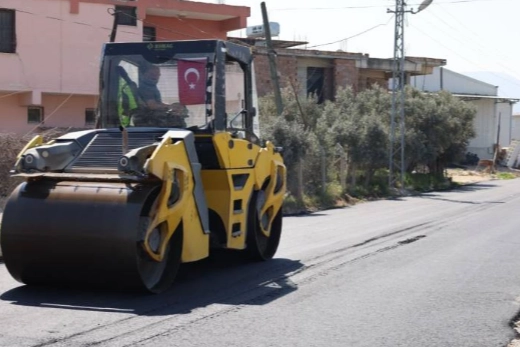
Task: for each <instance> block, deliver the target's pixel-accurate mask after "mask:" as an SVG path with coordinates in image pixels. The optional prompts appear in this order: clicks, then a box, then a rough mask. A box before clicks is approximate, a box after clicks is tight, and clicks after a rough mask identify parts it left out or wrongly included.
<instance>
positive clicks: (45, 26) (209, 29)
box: [0, 0, 250, 135]
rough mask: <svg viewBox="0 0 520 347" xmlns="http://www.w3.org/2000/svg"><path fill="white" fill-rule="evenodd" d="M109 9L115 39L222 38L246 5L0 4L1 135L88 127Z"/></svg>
mask: <svg viewBox="0 0 520 347" xmlns="http://www.w3.org/2000/svg"><path fill="white" fill-rule="evenodd" d="M114 8H116V9H117V10H119V11H122V12H123V14H122V15H121V17H120V18H121V21H122V23H120V25H119V28H118V32H117V37H116V41H118V42H127V41H142V40H145V41H147V40H148V41H154V40H156V41H165V40H188V39H208V38H220V39H225V38H226V37H227V32H228V31H232V30H236V29H241V28H244V27H246V20H247V17H249V15H250V9H249V8H248V7H240V6H229V5H217V4H209V3H200V2H191V1H181V0H126V1H125V0H23V1H20V0H2V1H1V3H0V132H13V133H19V134H21V135H23V134H27V133H31V132H34V131H38V130H39V129H41V128H42V127H45V128H47V127H74V128H86V127H91V126H93V122H94V109H95V107H96V103H97V95H98V77H99V70H98V69H99V63H100V54H101V49H102V45H103V43H104V42H108V41H109V36H110V32H111V28H112V24H113V16H112V15H111V14H110V13H109V11H112V10H113V9H114Z"/></svg>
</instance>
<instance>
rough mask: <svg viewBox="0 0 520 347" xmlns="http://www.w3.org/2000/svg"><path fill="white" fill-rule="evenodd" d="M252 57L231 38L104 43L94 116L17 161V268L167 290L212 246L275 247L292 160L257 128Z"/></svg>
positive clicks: (11, 203)
mask: <svg viewBox="0 0 520 347" xmlns="http://www.w3.org/2000/svg"><path fill="white" fill-rule="evenodd" d="M252 70H253V56H252V53H251V51H250V49H249V48H247V47H244V46H241V45H237V44H234V43H231V42H227V41H223V40H194V41H173V42H138V43H107V44H105V45H104V46H103V50H102V63H101V71H100V100H99V107H98V114H97V122H96V127H95V128H94V129H90V130H84V131H76V132H70V133H67V134H64V135H62V136H59V137H57V138H55V139H52V140H50V141H47V142H44V140H43V139H42V137H41V136H36V137H34V138H33V139H32V140H31V141H30V142H29V143H28V144H27V145H26V146H25V148H24V149H23V150H22V151H21V152H20V155H19V156H18V158H17V161H16V163H15V164H14V168H13V170H12V174H13V176H17V177H23V178H24V182H23V183H22V184H20V185H19V186H18V187H17V188H16V189H15V190H14V191H13V192H12V194H11V196H10V197H9V199H8V201H7V204H6V207H5V210H4V215H3V221H2V234H1V239H0V242H1V248H2V251H3V255H4V262H5V265H6V267H7V269H8V271H9V273H10V274H11V275H12V277H14V278H15V279H16V280H17V281H19V282H22V283H25V284H27V285H65V286H80V287H84V286H96V287H97V286H100V287H102V288H105V287H106V288H108V287H114V288H118V289H123V290H126V289H132V290H135V289H137V290H145V291H149V292H152V293H159V292H162V291H164V290H166V289H168V288H169V287H170V286H171V285H172V283H173V282H174V279H175V276H176V274H177V272H178V269H179V266H180V264H181V263H187V262H194V261H198V260H201V259H204V258H206V257H208V256H209V254H210V252H211V250H214V249H219V248H220V249H229V250H235V251H237V252H241V253H242V254H243V255H244V259H256V260H268V259H270V258H272V257H273V256H274V254H275V253H276V250H277V248H278V244H279V241H280V236H281V232H282V202H283V198H284V194H285V189H286V167H285V165H284V162H283V158H282V154H281V152H282V149H281V148H279V147H275V145H274V144H273V143H271V142H269V141H265V140H262V139H261V138H260V136H259V135H258V129H257V124H258V122H257V121H256V120H255V119H256V118H255V117H256V108H255V106H254V103H253V102H254V100H253V99H254V97H253V96H254V91H253V90H254V88H253V85H254V82H253V81H254V80H253V73H252ZM240 258H241V259H242V257H240Z"/></svg>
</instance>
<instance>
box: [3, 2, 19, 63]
mask: <svg viewBox="0 0 520 347" xmlns="http://www.w3.org/2000/svg"><path fill="white" fill-rule="evenodd" d="M0 12H4V13H10V14H11V15H12V24H11V28H10V29H11V42H10V44H9V46H10V47H9V48H8V49H5V50H4V49H2V46H0V53H16V10H14V9H9V8H0ZM6 46H7V45H6Z"/></svg>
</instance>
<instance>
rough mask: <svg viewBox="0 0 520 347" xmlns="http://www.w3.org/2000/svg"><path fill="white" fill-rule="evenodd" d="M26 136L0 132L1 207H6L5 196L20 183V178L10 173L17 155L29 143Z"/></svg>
mask: <svg viewBox="0 0 520 347" xmlns="http://www.w3.org/2000/svg"><path fill="white" fill-rule="evenodd" d="M27 140H28V139H26V138H21V137H20V136H19V135H16V134H0V148H1V149H2V150H1V155H0V209H2V208H3V207H4V204H5V201H4V200H5V199H2V198H3V197H6V196H8V195H9V194H11V192H12V191H13V189H14V188H15V187H16V186H17V185H18V184H19V183H20V180H19V179H16V178H12V177H11V176H10V174H9V170H11V169H12V168H13V166H14V163H15V161H16V156H17V155H18V153H19V152H20V150H21V149H22V148H23V146H24V145H25V143H27Z"/></svg>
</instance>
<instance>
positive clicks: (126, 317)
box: [0, 179, 520, 347]
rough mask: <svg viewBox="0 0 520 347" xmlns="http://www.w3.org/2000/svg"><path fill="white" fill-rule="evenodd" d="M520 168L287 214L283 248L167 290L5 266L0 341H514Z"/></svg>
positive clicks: (519, 303)
mask: <svg viewBox="0 0 520 347" xmlns="http://www.w3.org/2000/svg"><path fill="white" fill-rule="evenodd" d="M519 211H520V180H518V179H517V180H510V181H490V182H485V183H481V184H478V185H474V186H468V187H465V188H463V189H460V190H456V191H450V192H442V193H430V194H424V195H422V196H417V197H408V198H404V199H400V200H387V201H377V202H370V203H365V204H359V205H356V206H354V207H350V208H345V209H338V210H331V211H325V212H319V213H315V214H313V215H309V216H305V217H287V218H285V219H284V234H283V238H282V243H281V247H280V250H279V252H278V253H277V255H276V258H275V259H274V260H272V261H269V262H265V263H257V264H247V265H238V264H236V259H235V258H234V257H232V256H218V257H214V258H212V259H211V260H210V261H203V262H201V263H197V264H190V265H187V266H185V267H184V269H183V272H182V274H181V276H180V278H179V280H178V282H177V284H176V286H175V287H174V288H173V289H172V290H171V291H169V292H167V293H165V294H162V295H158V296H139V295H136V294H122V293H113V292H108V293H107V292H92V291H82V290H65V289H53V288H30V287H25V286H23V285H21V284H19V283H17V282H15V281H14V280H13V279H12V278H11V277H10V276H9V274H8V272H7V271H6V269H5V267H4V266H3V265H0V346H93V345H100V346H129V345H138V346H160V345H165V346H342V347H343V346H371V347H372V346H429V347H430V346H472V347H474V346H486V347H487V346H506V345H507V344H508V343H509V341H511V339H513V338H514V336H515V334H514V331H513V329H512V328H511V326H510V322H511V320H512V319H513V318H514V317H515V316H516V315H517V314H518V312H519V311H520V258H519V256H518V255H519V252H518V249H519V248H520V232H519V227H518V224H519V216H520V212H519Z"/></svg>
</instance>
